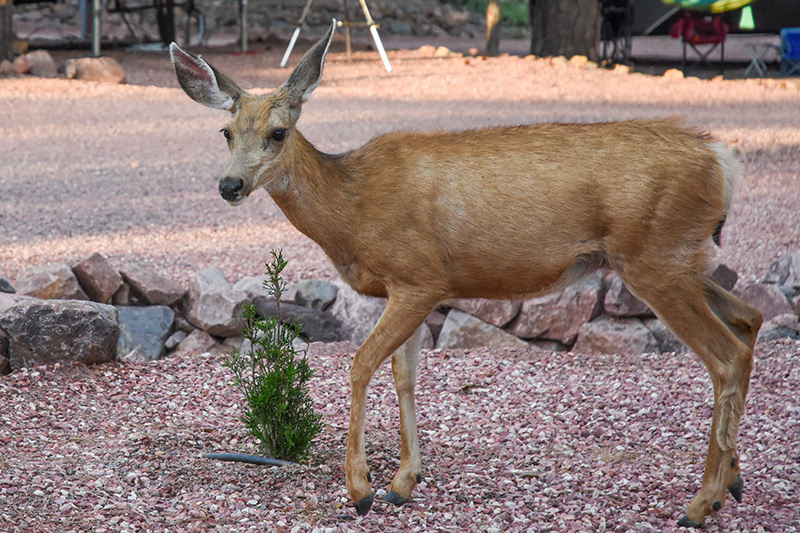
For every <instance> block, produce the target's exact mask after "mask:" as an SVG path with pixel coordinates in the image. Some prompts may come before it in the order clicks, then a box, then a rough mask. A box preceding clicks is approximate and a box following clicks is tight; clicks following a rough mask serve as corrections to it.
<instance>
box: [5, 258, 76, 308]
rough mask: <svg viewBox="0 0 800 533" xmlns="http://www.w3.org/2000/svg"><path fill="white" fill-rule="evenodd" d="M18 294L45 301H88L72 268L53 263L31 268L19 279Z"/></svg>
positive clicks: (63, 264)
mask: <svg viewBox="0 0 800 533" xmlns="http://www.w3.org/2000/svg"><path fill="white" fill-rule="evenodd" d="M17 293H19V294H25V295H27V296H33V297H34V298H42V299H45V300H88V299H89V297H88V296H87V295H86V293H85V292H83V289H82V288H81V286H80V283H78V278H76V277H75V274H74V273H73V272H72V268H70V266H69V265H67V264H65V263H53V264H50V265H44V266H39V267H34V268H31V269H30V270H26V271H25V272H23V273H22V274H21V275H20V277H19V279H17Z"/></svg>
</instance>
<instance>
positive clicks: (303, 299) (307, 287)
mask: <svg viewBox="0 0 800 533" xmlns="http://www.w3.org/2000/svg"><path fill="white" fill-rule="evenodd" d="M292 288H293V289H294V290H295V291H296V294H295V297H294V303H296V304H297V305H302V306H303V307H310V308H311V309H318V310H320V311H324V310H326V309H328V308H329V307H330V306H331V305H333V302H335V301H336V295H337V294H338V293H339V289H337V288H336V285H334V284H333V283H330V282H328V281H325V280H322V279H309V280H305V281H298V282H297V283H294V284H292Z"/></svg>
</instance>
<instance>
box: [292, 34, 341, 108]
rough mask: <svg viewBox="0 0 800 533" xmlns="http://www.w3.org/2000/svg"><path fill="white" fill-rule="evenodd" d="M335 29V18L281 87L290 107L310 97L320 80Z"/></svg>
mask: <svg viewBox="0 0 800 533" xmlns="http://www.w3.org/2000/svg"><path fill="white" fill-rule="evenodd" d="M335 31H336V19H334V20H332V21H331V27H330V28H329V29H328V31H327V33H326V34H325V35H324V36H323V37H322V39H320V40H319V42H317V43H316V44H315V45H314V46H312V47H311V49H310V50H309V51H308V52H306V55H304V56H303V59H301V60H300V62H299V63H298V64H297V66H296V67H295V68H294V71H293V72H292V74H291V76H289V79H288V80H286V81H285V82H284V84H283V88H284V89H286V90H287V91H288V93H289V105H291V106H292V107H296V106H299V105H301V104H302V103H303V102H305V101H307V100H308V99H309V98H311V93H312V92H314V89H316V88H317V86H318V85H319V82H320V81H321V80H322V67H323V66H324V65H325V56H326V55H327V53H328V48H329V47H330V46H331V41H332V40H333V34H334V32H335Z"/></svg>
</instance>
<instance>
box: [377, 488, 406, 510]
mask: <svg viewBox="0 0 800 533" xmlns="http://www.w3.org/2000/svg"><path fill="white" fill-rule="evenodd" d="M383 501H385V502H388V503H392V504H394V505H396V506H398V507H400V506H401V505H403V504H404V503H406V502H407V501H408V498H403V497H402V496H400V495H399V494H397V493H396V492H395V491H391V492H387V493H386V496H384V497H383Z"/></svg>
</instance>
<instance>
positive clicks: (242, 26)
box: [239, 0, 247, 52]
mask: <svg viewBox="0 0 800 533" xmlns="http://www.w3.org/2000/svg"><path fill="white" fill-rule="evenodd" d="M239 49H240V50H239V51H240V52H247V0H239Z"/></svg>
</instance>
